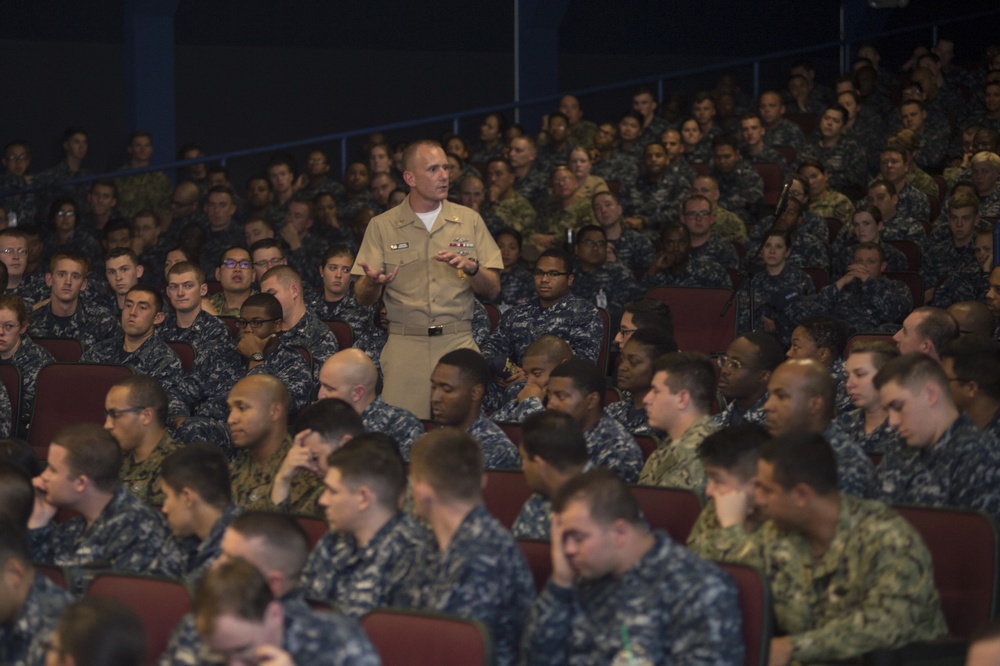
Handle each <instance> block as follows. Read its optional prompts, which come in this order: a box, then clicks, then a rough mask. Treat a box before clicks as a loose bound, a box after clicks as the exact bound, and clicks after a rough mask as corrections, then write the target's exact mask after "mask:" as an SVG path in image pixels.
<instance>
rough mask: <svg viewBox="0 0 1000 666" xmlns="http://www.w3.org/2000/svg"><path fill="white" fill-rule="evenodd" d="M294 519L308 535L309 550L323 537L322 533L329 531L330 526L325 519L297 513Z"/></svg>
mask: <svg viewBox="0 0 1000 666" xmlns="http://www.w3.org/2000/svg"><path fill="white" fill-rule="evenodd" d="M295 520H296V521H297V522H298V523H299V525H301V526H302V529H304V530H305V531H306V536H308V537H309V550H312V549H313V548H315V547H316V544H317V543H319V540H320V539H322V538H323V535H325V534H326V533H327V532H328V531H330V526H329V525H327V523H326V521H325V520H323V519H322V518H317V517H316V516H305V515H300V514H297V515H296V516H295Z"/></svg>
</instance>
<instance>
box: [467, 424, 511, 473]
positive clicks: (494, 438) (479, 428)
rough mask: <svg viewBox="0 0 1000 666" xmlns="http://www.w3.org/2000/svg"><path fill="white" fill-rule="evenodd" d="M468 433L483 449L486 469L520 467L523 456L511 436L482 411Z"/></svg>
mask: <svg viewBox="0 0 1000 666" xmlns="http://www.w3.org/2000/svg"><path fill="white" fill-rule="evenodd" d="M468 433H469V434H470V435H472V436H473V437H475V438H476V441H477V442H479V445H480V446H481V447H482V449H483V461H484V464H485V467H486V469H512V468H513V469H520V468H521V456H520V454H519V453H518V452H517V447H516V446H514V443H513V442H512V441H510V438H508V437H507V435H506V434H505V433H504V431H503V430H501V429H500V426H498V425H497V424H496V423H494V422H493V421H490V420H489V419H487V418H486V414H485V413H482V412H481V413H480V414H479V418H477V419H476V420H475V421H474V422H473V424H472V425H471V426H469V430H468Z"/></svg>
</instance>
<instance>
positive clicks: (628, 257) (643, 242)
mask: <svg viewBox="0 0 1000 666" xmlns="http://www.w3.org/2000/svg"><path fill="white" fill-rule="evenodd" d="M608 246H609V249H613V250H614V253H615V260H616V261H617V262H618V263H620V264H625V266H627V267H628V269H629V270H631V271H632V272H633V274H634V273H635V272H636V271H638V272H639V273H644V272H645V271H646V270H647V269H648V268H649V265H650V264H652V263H653V260H654V259H656V250H655V249H653V243H652V242H650V240H649V239H648V238H646V236H644V235H643V234H641V233H639V232H638V231H636V230H635V229H622V235H621V236H620V237H619V238H616V239H614V240H612V239H610V238H609V239H608Z"/></svg>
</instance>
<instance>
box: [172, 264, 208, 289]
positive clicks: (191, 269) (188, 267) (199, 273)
mask: <svg viewBox="0 0 1000 666" xmlns="http://www.w3.org/2000/svg"><path fill="white" fill-rule="evenodd" d="M182 273H194V279H195V282H197V283H198V284H199V285H202V284H205V271H203V270H202V269H201V266H199V265H198V264H196V263H195V262H193V261H178V262H177V263H176V264H174V265H173V266H171V267H170V269H169V270H168V271H167V277H168V278H169V277H171V276H174V275H180V274H182Z"/></svg>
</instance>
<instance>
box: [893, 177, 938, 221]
mask: <svg viewBox="0 0 1000 666" xmlns="http://www.w3.org/2000/svg"><path fill="white" fill-rule="evenodd" d="M897 194H898V195H899V203H897V204H896V216H897V217H901V218H907V219H910V220H916V221H917V222H918V223H919V222H930V221H931V204H930V201H928V199H927V195H926V194H924V193H923V192H921V191H920V190H918V189H917V188H915V187H914V186H913V185H911V184H910V183H908V182H907V183H903V187H901V188H899V189H898V191H897ZM888 226H889V225H888V224H887V225H886V227H888Z"/></svg>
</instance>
